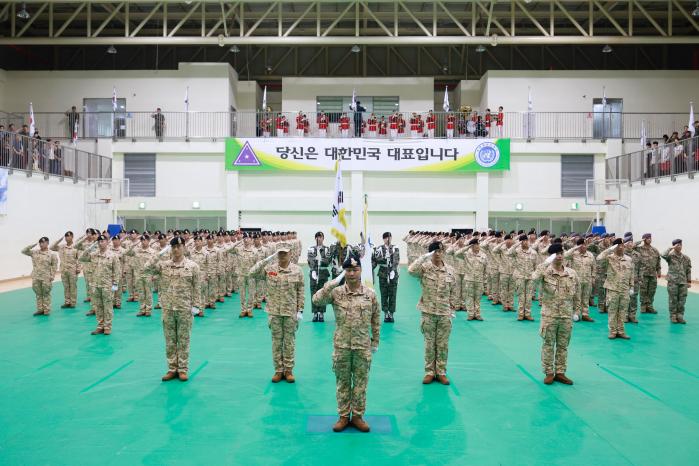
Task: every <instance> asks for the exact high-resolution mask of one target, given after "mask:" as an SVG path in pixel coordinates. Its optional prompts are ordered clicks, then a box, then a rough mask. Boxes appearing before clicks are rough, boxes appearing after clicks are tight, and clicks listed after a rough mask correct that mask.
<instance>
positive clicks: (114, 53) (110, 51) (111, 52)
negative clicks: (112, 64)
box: [107, 45, 117, 55]
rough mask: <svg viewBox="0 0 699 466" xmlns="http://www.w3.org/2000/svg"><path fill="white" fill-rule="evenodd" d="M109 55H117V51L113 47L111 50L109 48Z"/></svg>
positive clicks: (110, 47)
mask: <svg viewBox="0 0 699 466" xmlns="http://www.w3.org/2000/svg"><path fill="white" fill-rule="evenodd" d="M107 53H108V54H109V55H116V53H117V49H116V47H114V46H113V45H110V46H109V48H107Z"/></svg>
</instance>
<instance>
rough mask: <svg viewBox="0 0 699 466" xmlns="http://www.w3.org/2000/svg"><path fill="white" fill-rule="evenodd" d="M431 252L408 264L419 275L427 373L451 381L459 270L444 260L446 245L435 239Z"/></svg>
mask: <svg viewBox="0 0 699 466" xmlns="http://www.w3.org/2000/svg"><path fill="white" fill-rule="evenodd" d="M427 250H428V253H427V254H424V255H422V256H421V257H419V258H418V259H417V260H416V261H415V262H413V263H412V264H411V265H410V267H408V273H409V274H410V275H413V276H415V277H418V278H419V279H420V285H421V286H422V296H421V297H420V301H418V303H417V309H418V311H420V312H421V313H422V317H421V319H420V329H421V330H422V333H423V335H424V337H425V377H424V378H423V379H422V383H424V384H429V383H432V381H434V379H435V377H436V378H437V380H438V381H439V383H441V384H443V385H449V379H448V378H447V374H446V372H447V357H448V355H449V335H450V334H451V319H452V317H453V310H454V309H456V306H457V302H456V301H457V299H458V297H457V296H456V274H455V273H454V269H452V268H451V267H450V266H448V265H447V264H445V263H444V260H443V255H444V247H443V245H442V243H441V242H440V241H434V242H432V243H431V244H430V245H429V247H428V249H427Z"/></svg>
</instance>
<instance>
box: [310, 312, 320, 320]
mask: <svg viewBox="0 0 699 466" xmlns="http://www.w3.org/2000/svg"><path fill="white" fill-rule="evenodd" d="M319 314H320V312H314V313H313V320H311V322H318V315H319Z"/></svg>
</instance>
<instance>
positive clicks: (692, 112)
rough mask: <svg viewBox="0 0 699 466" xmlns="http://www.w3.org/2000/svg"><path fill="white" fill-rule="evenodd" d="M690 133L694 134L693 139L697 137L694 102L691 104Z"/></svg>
mask: <svg viewBox="0 0 699 466" xmlns="http://www.w3.org/2000/svg"><path fill="white" fill-rule="evenodd" d="M689 132H690V133H692V137H694V136H696V134H694V102H690V103H689Z"/></svg>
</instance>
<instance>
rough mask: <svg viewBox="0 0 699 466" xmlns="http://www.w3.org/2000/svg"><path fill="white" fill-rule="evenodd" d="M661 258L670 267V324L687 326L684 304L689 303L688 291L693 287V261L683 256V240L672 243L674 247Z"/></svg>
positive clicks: (668, 283) (668, 280)
mask: <svg viewBox="0 0 699 466" xmlns="http://www.w3.org/2000/svg"><path fill="white" fill-rule="evenodd" d="M661 257H662V258H663V259H665V261H666V262H667V265H668V270H667V295H668V299H669V300H670V322H672V323H673V324H686V323H687V321H685V320H684V303H685V301H687V289H688V288H689V287H690V286H692V261H691V259H690V258H689V256H687V255H685V254H682V240H681V239H676V240H673V241H672V247H671V248H668V249H667V250H665V252H663V253H662V255H661Z"/></svg>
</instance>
